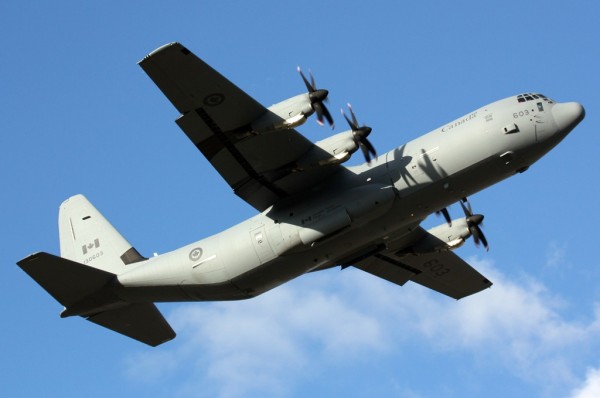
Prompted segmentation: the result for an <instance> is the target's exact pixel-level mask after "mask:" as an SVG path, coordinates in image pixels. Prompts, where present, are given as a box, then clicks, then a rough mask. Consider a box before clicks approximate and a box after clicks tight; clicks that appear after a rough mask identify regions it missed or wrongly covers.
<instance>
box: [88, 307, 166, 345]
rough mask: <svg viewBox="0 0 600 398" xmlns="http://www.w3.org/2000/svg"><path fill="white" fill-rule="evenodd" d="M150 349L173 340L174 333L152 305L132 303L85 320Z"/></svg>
mask: <svg viewBox="0 0 600 398" xmlns="http://www.w3.org/2000/svg"><path fill="white" fill-rule="evenodd" d="M87 319H88V321H91V322H94V323H95V324H98V325H100V326H104V327H105V328H108V329H110V330H114V331H115V332H117V333H121V334H124V335H125V336H128V337H131V338H132V339H135V340H138V341H141V342H142V343H146V344H148V345H150V346H152V347H156V346H157V345H159V344H162V343H165V342H167V341H169V340H173V339H174V338H175V332H174V331H173V329H172V328H171V326H170V325H169V323H168V322H167V321H166V320H165V318H164V317H163V316H162V314H161V313H160V311H159V310H158V308H156V306H155V305H154V304H152V303H134V304H128V305H126V306H124V307H121V308H117V309H115V310H110V311H105V312H101V313H99V314H96V315H93V316H91V317H89V318H87Z"/></svg>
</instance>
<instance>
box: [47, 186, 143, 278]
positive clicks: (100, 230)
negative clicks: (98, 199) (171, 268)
mask: <svg viewBox="0 0 600 398" xmlns="http://www.w3.org/2000/svg"><path fill="white" fill-rule="evenodd" d="M58 230H59V237H60V255H61V257H63V258H67V259H69V260H73V261H76V262H78V263H82V264H85V265H89V266H91V267H94V268H98V269H101V270H103V271H108V272H112V273H113V274H120V273H121V272H123V271H124V269H125V266H126V265H127V264H131V263H135V262H138V261H143V260H145V258H144V257H142V256H141V255H140V253H138V251H137V250H135V249H134V248H133V247H132V246H131V244H130V243H129V242H127V240H126V239H125V238H123V237H122V236H121V235H120V234H119V233H118V232H117V230H116V229H115V228H114V227H113V226H112V225H111V224H110V223H109V222H108V220H106V218H104V216H102V214H100V212H99V211H98V210H96V208H95V207H94V206H93V205H92V204H91V203H90V202H89V201H88V200H87V199H86V198H85V197H84V196H83V195H75V196H72V197H71V198H69V199H67V200H65V201H64V202H63V203H62V204H61V206H60V211H59V214H58Z"/></svg>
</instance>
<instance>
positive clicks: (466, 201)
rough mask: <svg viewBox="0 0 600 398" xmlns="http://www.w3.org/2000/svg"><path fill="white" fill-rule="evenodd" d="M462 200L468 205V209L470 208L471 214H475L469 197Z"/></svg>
mask: <svg viewBox="0 0 600 398" xmlns="http://www.w3.org/2000/svg"><path fill="white" fill-rule="evenodd" d="M460 201H461V202H462V203H464V204H465V205H466V206H467V209H468V210H469V214H471V215H473V209H472V208H471V203H470V202H469V199H468V198H466V197H464V198H462V199H461V200H460Z"/></svg>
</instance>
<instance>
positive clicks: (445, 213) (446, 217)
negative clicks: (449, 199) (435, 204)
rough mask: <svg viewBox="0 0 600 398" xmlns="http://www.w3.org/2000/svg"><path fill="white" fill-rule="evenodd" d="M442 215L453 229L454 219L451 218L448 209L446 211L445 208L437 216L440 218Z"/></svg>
mask: <svg viewBox="0 0 600 398" xmlns="http://www.w3.org/2000/svg"><path fill="white" fill-rule="evenodd" d="M440 213H441V214H442V215H443V216H444V219H445V220H446V223H448V226H449V227H451V226H452V219H451V218H450V213H449V212H448V209H446V208H445V207H444V208H442V209H440V210H438V211H436V212H435V214H437V215H438V216H439V215H440Z"/></svg>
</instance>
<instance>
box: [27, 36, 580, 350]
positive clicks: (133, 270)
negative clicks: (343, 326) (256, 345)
mask: <svg viewBox="0 0 600 398" xmlns="http://www.w3.org/2000/svg"><path fill="white" fill-rule="evenodd" d="M139 64H140V66H141V67H142V69H143V70H144V71H145V72H146V73H147V74H148V76H150V78H151V79H152V80H153V81H154V83H156V85H157V86H158V87H159V88H160V90H161V91H162V92H163V93H164V94H165V95H166V97H167V98H168V99H169V100H170V101H171V102H172V103H173V105H174V106H175V108H177V111H179V113H180V114H181V115H180V116H179V118H178V119H177V121H176V123H177V124H178V125H179V127H180V128H181V129H182V130H183V131H184V133H185V134H186V135H187V136H188V137H189V139H190V140H191V141H192V143H193V144H194V145H195V146H196V147H197V148H198V149H199V150H200V152H201V153H202V154H203V155H204V156H205V157H206V159H208V161H209V162H210V163H211V164H212V165H213V167H215V168H216V169H217V171H218V172H219V173H220V174H221V176H222V177H223V178H224V179H225V181H227V183H228V184H229V185H230V186H231V187H232V188H233V191H234V192H235V194H236V195H238V196H239V197H240V198H242V199H243V200H245V201H246V202H248V203H249V204H250V205H252V206H253V207H254V208H255V209H256V210H258V212H259V214H257V215H256V216H254V217H252V218H250V219H248V220H246V221H243V222H241V223H240V224H238V225H235V226H233V227H231V228H229V229H227V230H226V231H223V232H221V233H218V234H216V235H214V236H210V237H208V238H205V239H202V240H200V241H197V242H194V243H191V244H189V245H187V246H184V247H182V248H180V249H177V250H175V251H172V252H169V253H166V254H163V255H160V256H155V257H151V258H146V257H143V256H142V255H141V254H140V253H139V252H138V251H137V250H136V249H135V248H133V247H132V246H131V245H130V244H129V242H127V240H125V239H124V238H123V237H122V236H121V235H120V234H119V233H118V232H117V231H116V230H115V229H114V227H113V226H112V225H111V224H110V223H109V222H108V221H107V220H106V219H105V218H104V217H103V216H102V215H101V214H100V213H99V212H98V211H97V210H96V209H95V208H94V207H93V206H92V204H91V203H90V202H88V201H87V200H86V198H85V197H83V196H82V195H76V196H73V197H71V198H69V199H67V200H66V201H65V202H64V203H62V205H61V206H60V211H59V234H60V254H61V257H58V256H54V255H52V254H48V253H37V254H33V255H31V256H29V257H26V258H25V259H23V260H21V261H19V262H18V265H19V266H20V267H21V268H22V269H23V270H24V271H25V272H27V273H28V274H29V275H30V276H31V277H32V278H33V279H34V280H35V281H36V282H38V283H39V284H40V285H41V286H42V287H43V288H44V289H46V290H47V291H48V293H50V294H51V295H52V296H54V298H55V299H56V300H58V301H59V302H60V303H61V304H62V305H64V307H65V309H64V310H63V311H62V313H61V317H68V316H73V315H79V316H82V317H84V318H86V319H87V320H89V321H92V322H94V323H96V324H99V325H101V326H104V327H106V328H109V329H112V330H114V331H116V332H119V333H122V334H124V335H126V336H129V337H131V338H133V339H136V340H139V341H141V342H144V343H146V344H149V345H151V346H156V345H159V344H161V343H163V342H166V341H168V340H171V339H173V338H174V337H175V333H174V331H173V329H172V328H171V327H170V326H169V324H168V323H167V322H166V320H165V319H164V318H163V316H162V315H161V313H160V312H159V311H158V309H157V308H156V306H155V305H154V302H174V301H212V300H240V299H247V298H251V297H255V296H257V295H259V294H261V293H264V292H266V291H268V290H269V289H272V288H274V287H276V286H278V285H281V284H282V283H285V282H287V281H289V280H291V279H293V278H296V277H298V276H300V275H302V274H304V273H307V272H310V271H317V270H324V269H328V268H332V267H336V266H341V268H342V269H343V268H345V267H349V266H353V267H356V268H358V269H361V270H363V271H365V272H368V273H370V274H373V275H375V276H378V277H380V278H383V279H386V280H388V281H390V282H392V283H396V284H398V285H404V284H405V283H406V282H408V281H412V282H416V283H418V284H420V285H423V286H425V287H428V288H430V289H433V290H436V291H438V292H440V293H442V294H445V295H447V296H450V297H452V298H454V299H460V298H462V297H465V296H468V295H471V294H473V293H477V292H479V291H481V290H483V289H485V288H488V287H490V286H491V285H492V283H491V282H490V281H489V280H487V279H486V278H485V277H484V276H482V275H481V274H480V273H479V272H477V271H476V270H475V269H473V268H472V267H471V266H470V265H468V264H467V263H466V262H465V261H463V260H462V259H460V258H459V257H458V256H457V255H455V254H454V253H453V252H452V250H454V249H456V248H457V247H459V246H461V245H462V244H463V243H464V242H465V240H466V239H468V238H469V237H471V236H472V237H473V239H474V241H475V243H478V244H482V245H483V246H484V247H485V248H486V249H487V247H488V242H487V240H486V238H485V236H484V235H483V232H482V230H481V228H480V225H481V221H482V220H483V216H482V215H480V214H473V211H472V210H471V206H470V204H469V202H468V200H467V197H468V196H469V195H472V194H474V193H476V192H478V191H480V190H482V189H484V188H486V187H488V186H490V185H492V184H494V183H496V182H498V181H500V180H503V179H505V178H507V177H510V176H512V175H514V174H515V173H521V172H523V171H525V170H526V169H527V168H528V167H529V166H530V165H531V164H533V163H534V162H535V161H537V160H538V159H540V158H541V157H542V156H543V155H544V154H545V153H547V152H548V151H549V150H550V149H552V148H553V147H554V146H555V145H557V144H558V143H559V142H560V141H561V140H562V139H563V138H564V137H565V136H566V135H567V134H568V133H569V132H570V131H571V130H572V129H573V128H574V127H575V126H576V125H577V124H578V123H579V122H580V121H581V120H582V119H583V117H584V114H585V112H584V109H583V107H582V106H581V105H580V104H578V103H576V102H568V103H558V102H555V101H553V100H551V99H550V98H548V97H546V96H544V95H542V94H535V93H527V94H521V95H515V96H513V97H509V98H506V99H503V100H500V101H497V102H494V103H491V104H488V105H485V106H483V107H481V108H479V109H477V110H474V111H473V112H470V113H468V114H467V115H465V116H463V117H460V118H458V119H456V120H454V121H451V122H449V123H447V124H444V125H443V126H441V127H439V128H437V129H435V130H433V131H431V132H430V133H428V134H426V135H424V136H422V137H419V138H417V139H415V140H413V141H410V142H408V143H405V144H402V145H400V146H399V147H397V148H395V149H393V150H391V151H390V152H388V153H386V154H383V155H381V156H376V151H375V148H374V147H373V145H372V144H371V143H370V142H369V140H368V138H367V137H368V135H369V133H370V132H371V128H369V127H367V126H361V125H359V122H358V121H357V118H356V115H355V113H354V111H353V110H352V108H351V107H350V108H349V110H348V111H347V113H344V112H343V116H344V119H345V120H346V121H347V123H348V125H349V126H350V129H349V130H347V131H344V132H342V133H339V134H335V135H333V136H331V137H329V138H327V139H325V140H322V141H319V142H316V143H312V142H310V141H309V140H307V139H306V138H305V137H303V136H302V135H301V134H300V133H298V132H297V131H296V130H295V128H296V127H298V126H300V125H301V124H302V123H304V122H305V121H306V119H307V118H309V117H310V116H311V115H312V114H313V113H316V118H317V120H318V121H319V122H320V123H321V124H323V123H325V122H327V123H329V124H330V125H332V126H333V118H332V116H331V114H330V112H329V110H328V109H327V107H326V106H325V104H324V100H325V99H326V98H327V94H328V92H327V91H326V90H323V89H317V87H316V84H315V80H314V77H312V74H310V75H309V76H310V80H309V79H308V78H307V77H306V76H305V75H304V73H302V71H300V69H299V70H298V71H299V72H300V75H301V78H302V80H303V81H304V84H305V85H306V88H307V90H308V92H307V93H304V94H300V95H297V96H295V97H292V98H289V99H287V100H285V101H283V102H280V103H278V104H276V105H273V106H271V107H269V108H265V107H264V106H263V105H261V104H259V103H258V102H257V101H255V100H254V99H253V98H252V97H250V96H249V95H248V94H246V93H245V92H244V91H242V90H241V89H239V88H238V87H237V86H235V85H234V84H233V83H231V82H230V81H229V80H227V79H226V78H225V77H223V76H222V75H221V74H219V73H218V72H217V71H215V70H214V69H212V68H211V67H210V66H209V65H207V64H206V63H205V62H203V61H202V60H200V59H199V58H198V57H196V56H195V55H194V54H193V53H192V52H190V51H189V50H188V49H187V48H185V47H184V46H182V45H181V44H179V43H170V44H166V45H164V46H162V47H160V48H158V49H157V50H155V51H153V52H152V53H150V54H149V55H147V56H146V57H145V58H144V59H143V60H142V61H140V63H139ZM359 149H360V150H361V152H362V153H363V155H364V157H365V159H366V163H364V164H362V165H359V166H354V167H345V166H343V165H342V163H344V162H345V161H347V160H348V159H349V158H350V157H351V156H352V154H353V153H355V152H357V151H358V150H359ZM455 202H458V203H460V206H461V208H462V211H463V212H464V217H463V216H461V217H459V218H456V219H451V217H450V214H449V212H448V211H447V210H446V207H447V206H449V205H450V204H452V203H455ZM435 212H437V213H438V214H441V215H443V217H444V218H445V220H444V221H442V222H441V225H439V226H437V227H435V228H432V229H430V230H425V229H423V228H422V227H420V226H419V224H420V223H421V222H422V221H423V220H424V219H425V218H426V217H427V216H428V215H430V214H432V213H435Z"/></svg>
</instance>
